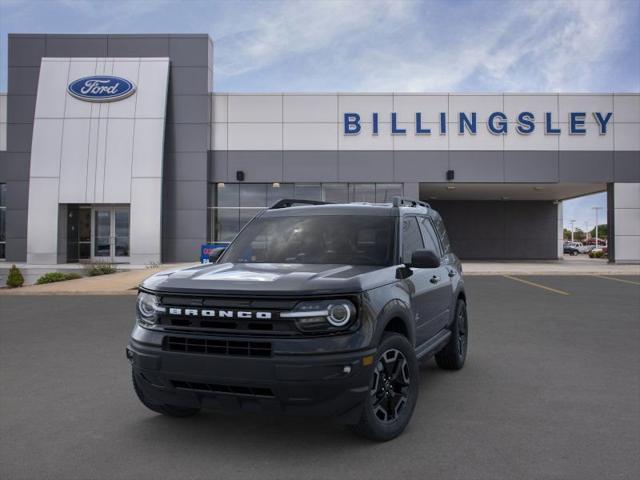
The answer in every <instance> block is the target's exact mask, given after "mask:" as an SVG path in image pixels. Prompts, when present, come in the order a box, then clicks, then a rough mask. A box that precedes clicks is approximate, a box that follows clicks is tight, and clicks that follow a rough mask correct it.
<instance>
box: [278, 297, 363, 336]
mask: <svg viewBox="0 0 640 480" xmlns="http://www.w3.org/2000/svg"><path fill="white" fill-rule="evenodd" d="M280 317H281V318H292V319H294V320H295V323H296V327H297V328H298V330H300V331H302V332H306V333H316V332H335V331H339V330H345V329H347V328H348V327H350V326H351V325H352V324H353V323H354V321H355V319H356V307H355V305H354V304H353V303H352V302H351V301H349V300H319V301H313V302H301V303H299V304H298V305H296V307H295V308H294V309H293V310H292V311H290V312H284V313H281V314H280Z"/></svg>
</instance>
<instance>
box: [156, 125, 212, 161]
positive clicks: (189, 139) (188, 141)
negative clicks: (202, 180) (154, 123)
mask: <svg viewBox="0 0 640 480" xmlns="http://www.w3.org/2000/svg"><path fill="white" fill-rule="evenodd" d="M165 136H166V137H165V151H166V152H167V153H177V152H199V153H202V154H203V155H204V157H205V159H206V155H207V151H208V150H207V149H208V144H209V140H208V139H209V125H208V124H206V123H200V124H197V123H168V124H167V126H166V133H165Z"/></svg>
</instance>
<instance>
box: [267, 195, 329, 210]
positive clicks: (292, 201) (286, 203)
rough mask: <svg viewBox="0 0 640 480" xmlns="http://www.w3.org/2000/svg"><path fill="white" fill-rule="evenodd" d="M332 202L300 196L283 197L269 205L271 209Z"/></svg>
mask: <svg viewBox="0 0 640 480" xmlns="http://www.w3.org/2000/svg"><path fill="white" fill-rule="evenodd" d="M329 203H331V202H321V201H319V200H302V199H299V198H283V199H282V200H278V201H277V202H276V203H274V204H273V205H271V206H270V207H269V210H275V209H278V208H289V207H293V206H294V205H328V204H329Z"/></svg>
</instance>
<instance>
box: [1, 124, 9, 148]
mask: <svg viewBox="0 0 640 480" xmlns="http://www.w3.org/2000/svg"><path fill="white" fill-rule="evenodd" d="M6 149H7V124H6V123H0V151H4V150H6Z"/></svg>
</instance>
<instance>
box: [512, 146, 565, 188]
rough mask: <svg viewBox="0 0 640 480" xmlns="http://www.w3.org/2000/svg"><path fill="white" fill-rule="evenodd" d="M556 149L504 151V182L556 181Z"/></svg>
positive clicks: (557, 158)
mask: <svg viewBox="0 0 640 480" xmlns="http://www.w3.org/2000/svg"><path fill="white" fill-rule="evenodd" d="M558 163H559V157H558V152H557V151H544V150H541V151H537V152H534V151H526V150H522V151H513V150H511V151H505V152H504V181H505V182H557V181H558V174H559V172H558V169H559V167H558Z"/></svg>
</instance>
